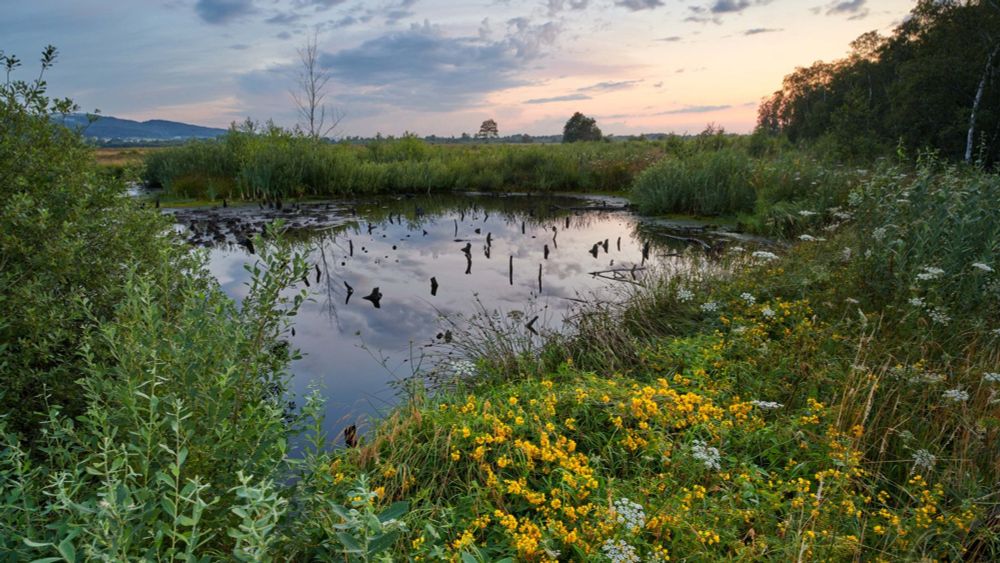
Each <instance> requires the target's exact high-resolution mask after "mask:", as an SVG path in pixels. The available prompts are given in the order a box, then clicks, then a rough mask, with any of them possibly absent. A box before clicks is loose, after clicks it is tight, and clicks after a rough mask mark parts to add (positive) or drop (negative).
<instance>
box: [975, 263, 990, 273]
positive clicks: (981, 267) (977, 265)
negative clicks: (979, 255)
mask: <svg viewBox="0 0 1000 563" xmlns="http://www.w3.org/2000/svg"><path fill="white" fill-rule="evenodd" d="M972 267H973V268H976V269H978V270H982V271H984V272H992V271H993V268H992V267H990V266H989V265H988V264H983V263H982V262H976V263H974V264H973V265H972Z"/></svg>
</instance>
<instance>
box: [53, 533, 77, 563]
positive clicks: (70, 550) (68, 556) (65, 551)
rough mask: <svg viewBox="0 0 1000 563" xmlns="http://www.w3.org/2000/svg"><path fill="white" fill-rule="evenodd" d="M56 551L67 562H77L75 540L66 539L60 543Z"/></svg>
mask: <svg viewBox="0 0 1000 563" xmlns="http://www.w3.org/2000/svg"><path fill="white" fill-rule="evenodd" d="M56 549H57V550H58V551H59V555H62V556H63V559H65V560H66V561H69V562H70V563H75V562H76V548H75V547H73V538H66V539H64V540H63V541H61V542H59V545H58V546H57V547H56Z"/></svg>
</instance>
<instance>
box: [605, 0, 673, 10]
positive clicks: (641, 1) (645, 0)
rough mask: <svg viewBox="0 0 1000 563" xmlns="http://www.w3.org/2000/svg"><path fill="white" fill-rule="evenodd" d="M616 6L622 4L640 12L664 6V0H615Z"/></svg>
mask: <svg viewBox="0 0 1000 563" xmlns="http://www.w3.org/2000/svg"><path fill="white" fill-rule="evenodd" d="M615 5H616V6H621V7H623V8H628V9H629V10H631V11H633V12H638V11H639V10H652V9H653V8H659V7H661V6H663V1H662V0H615Z"/></svg>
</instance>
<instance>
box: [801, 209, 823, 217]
mask: <svg viewBox="0 0 1000 563" xmlns="http://www.w3.org/2000/svg"><path fill="white" fill-rule="evenodd" d="M799 215H801V216H803V217H815V216H816V215H819V213H816V212H815V211H809V210H808V209H803V210H802V211H799Z"/></svg>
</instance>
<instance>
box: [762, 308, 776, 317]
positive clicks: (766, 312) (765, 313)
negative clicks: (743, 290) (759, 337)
mask: <svg viewBox="0 0 1000 563" xmlns="http://www.w3.org/2000/svg"><path fill="white" fill-rule="evenodd" d="M760 314H761V315H763V316H764V318H765V319H773V318H774V309H771V308H770V307H764V309H763V310H761V312H760Z"/></svg>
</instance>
